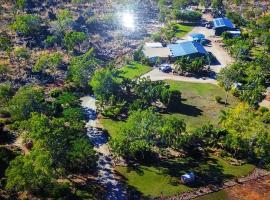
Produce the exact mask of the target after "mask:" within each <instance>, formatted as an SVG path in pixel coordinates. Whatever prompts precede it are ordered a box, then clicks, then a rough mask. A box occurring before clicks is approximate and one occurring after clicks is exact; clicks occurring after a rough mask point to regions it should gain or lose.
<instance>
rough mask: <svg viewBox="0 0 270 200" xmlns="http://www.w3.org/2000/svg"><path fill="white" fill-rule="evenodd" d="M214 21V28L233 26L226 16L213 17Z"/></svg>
mask: <svg viewBox="0 0 270 200" xmlns="http://www.w3.org/2000/svg"><path fill="white" fill-rule="evenodd" d="M213 23H214V28H219V27H229V28H235V27H234V25H233V23H232V22H231V20H229V19H228V18H226V17H224V18H215V19H213Z"/></svg>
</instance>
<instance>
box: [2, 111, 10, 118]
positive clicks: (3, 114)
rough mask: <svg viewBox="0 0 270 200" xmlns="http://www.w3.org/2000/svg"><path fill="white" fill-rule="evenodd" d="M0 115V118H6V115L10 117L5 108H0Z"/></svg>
mask: <svg viewBox="0 0 270 200" xmlns="http://www.w3.org/2000/svg"><path fill="white" fill-rule="evenodd" d="M0 117H2V118H8V117H10V113H9V111H7V110H5V109H1V110H0Z"/></svg>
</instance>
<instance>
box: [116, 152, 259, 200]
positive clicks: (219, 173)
mask: <svg viewBox="0 0 270 200" xmlns="http://www.w3.org/2000/svg"><path fill="white" fill-rule="evenodd" d="M253 169H254V166H253V165H250V164H245V165H242V166H233V165H230V164H228V163H227V162H226V161H224V160H222V159H220V158H218V157H215V156H209V157H207V156H204V157H203V158H199V157H197V158H191V157H189V158H177V159H168V160H161V161H159V162H155V164H151V165H147V164H146V165H140V166H138V167H117V168H116V170H117V171H118V172H119V174H120V175H121V176H123V177H124V179H125V181H126V183H127V185H129V186H130V187H131V188H133V189H134V190H136V191H137V192H139V193H141V194H142V195H143V196H146V197H161V196H173V195H177V194H180V193H182V192H186V191H189V190H192V189H196V188H198V187H200V186H203V185H207V184H215V183H221V182H223V181H225V180H228V179H232V178H235V177H240V176H245V175H247V174H249V173H250V172H251V171H252V170H253ZM187 171H192V172H194V173H195V174H196V176H197V178H196V182H195V184H194V185H190V186H187V185H183V184H181V183H180V177H181V175H182V174H184V173H186V172H187Z"/></svg>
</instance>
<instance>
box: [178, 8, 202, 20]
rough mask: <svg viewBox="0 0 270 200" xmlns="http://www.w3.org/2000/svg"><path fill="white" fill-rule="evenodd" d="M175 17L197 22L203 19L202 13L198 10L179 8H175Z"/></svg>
mask: <svg viewBox="0 0 270 200" xmlns="http://www.w3.org/2000/svg"><path fill="white" fill-rule="evenodd" d="M174 17H175V18H176V19H177V20H181V21H187V22H197V21H199V20H200V19H201V17H202V14H201V13H199V12H197V11H182V10H178V9H177V10H174Z"/></svg>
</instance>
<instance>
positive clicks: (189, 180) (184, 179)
mask: <svg viewBox="0 0 270 200" xmlns="http://www.w3.org/2000/svg"><path fill="white" fill-rule="evenodd" d="M181 181H182V183H183V184H188V183H192V182H193V181H195V175H194V173H192V172H190V173H186V174H184V175H182V176H181Z"/></svg>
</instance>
